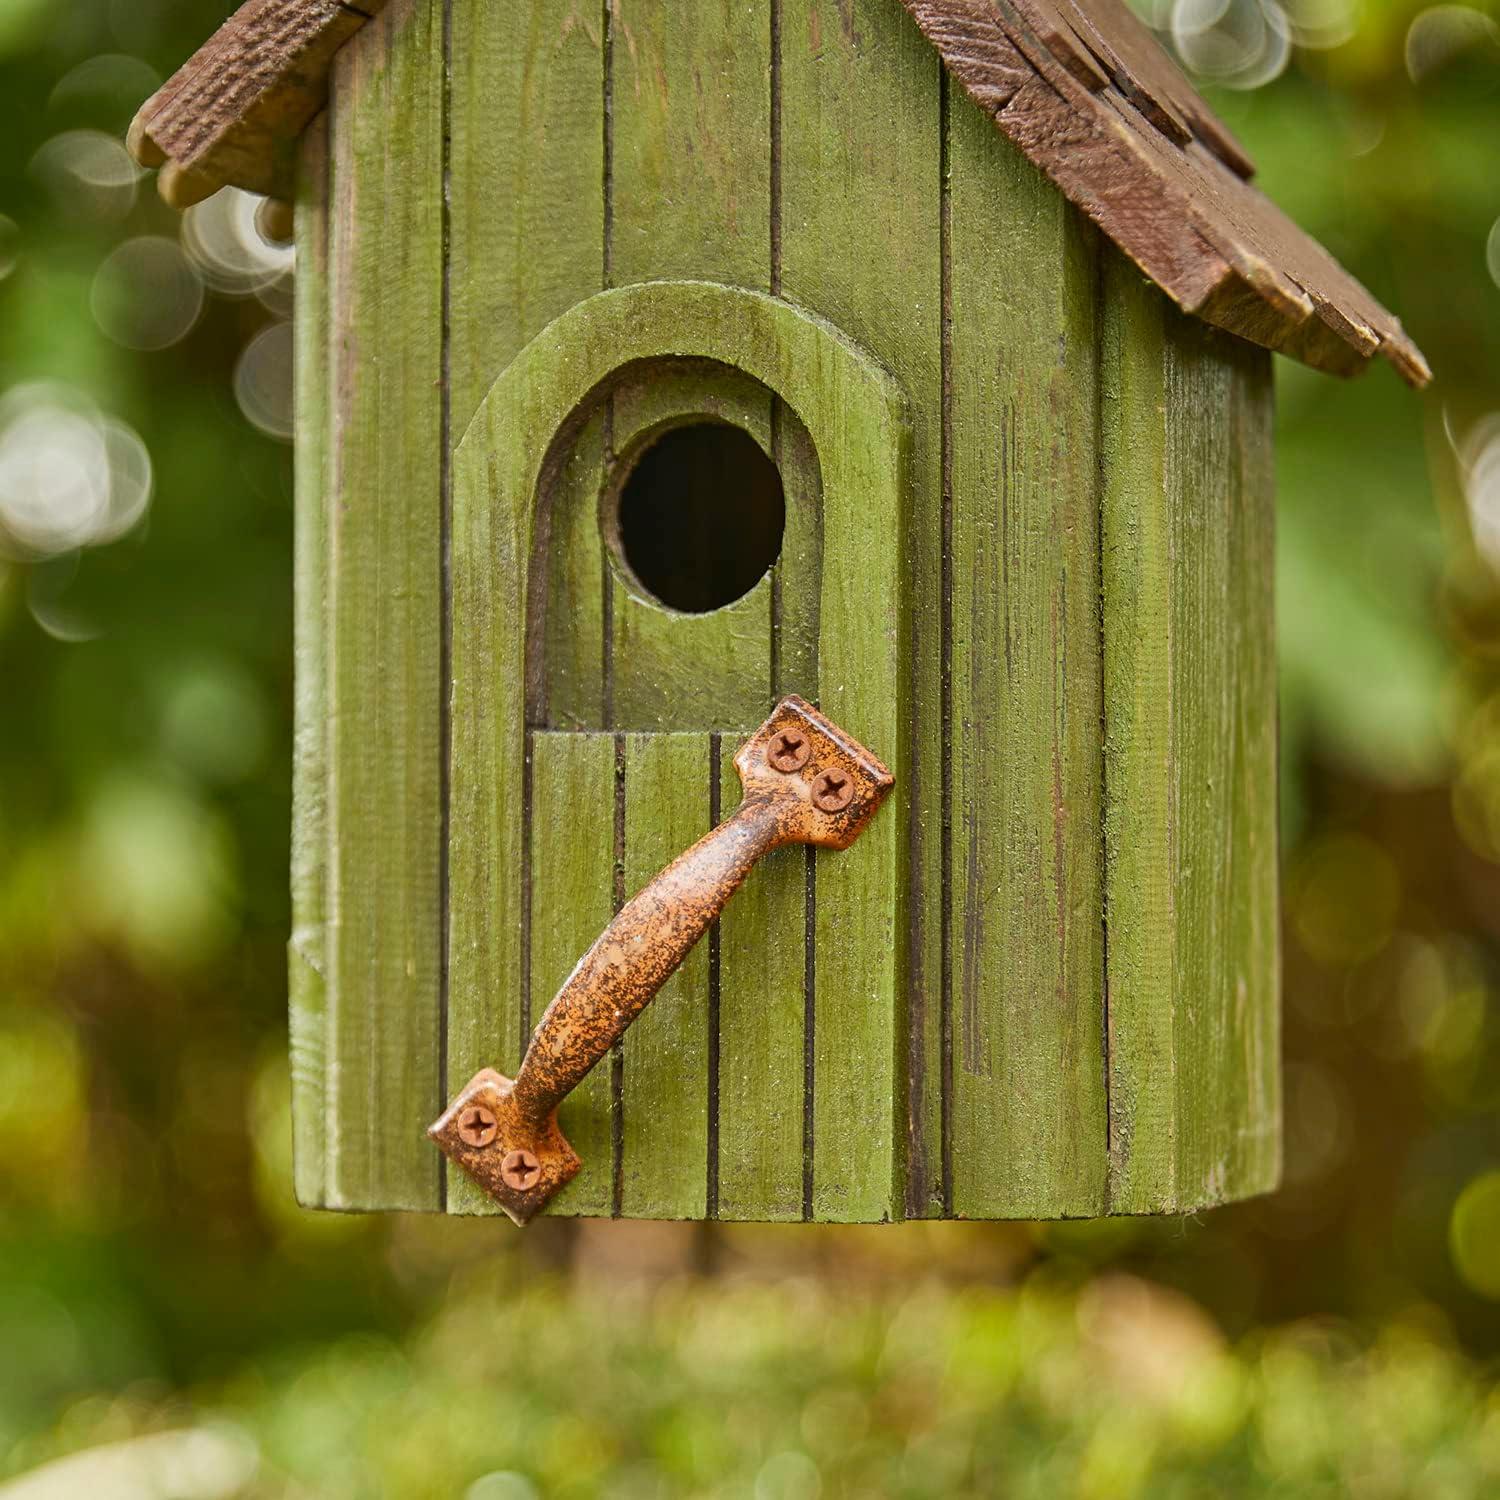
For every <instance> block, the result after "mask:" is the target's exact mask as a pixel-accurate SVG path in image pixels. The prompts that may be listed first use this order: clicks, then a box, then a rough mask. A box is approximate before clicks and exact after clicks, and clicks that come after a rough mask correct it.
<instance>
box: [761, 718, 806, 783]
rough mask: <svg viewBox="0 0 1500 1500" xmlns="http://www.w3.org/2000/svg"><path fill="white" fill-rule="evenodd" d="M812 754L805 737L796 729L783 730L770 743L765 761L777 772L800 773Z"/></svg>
mask: <svg viewBox="0 0 1500 1500" xmlns="http://www.w3.org/2000/svg"><path fill="white" fill-rule="evenodd" d="M811 754H812V746H811V745H810V744H809V743H808V740H807V736H806V735H805V734H802V733H801V732H800V731H799V730H796V729H784V730H782V731H781V733H780V734H778V735H777V736H776V738H775V739H773V740H772V741H771V748H770V749H769V750H768V751H767V752H766V759H767V760H768V761H769V762H770V764H771V766H772V767H773V768H774V769H775V770H777V771H784V772H788V773H790V772H792V771H800V770H801V769H802V767H803V766H805V765H806V764H807V757H808V756H809V755H811Z"/></svg>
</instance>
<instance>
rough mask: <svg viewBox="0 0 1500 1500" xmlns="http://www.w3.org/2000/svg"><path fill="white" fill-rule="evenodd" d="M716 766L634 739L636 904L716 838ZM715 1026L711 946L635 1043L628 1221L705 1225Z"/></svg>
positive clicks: (702, 757)
mask: <svg viewBox="0 0 1500 1500" xmlns="http://www.w3.org/2000/svg"><path fill="white" fill-rule="evenodd" d="M710 758H711V757H710V748H709V737H708V736H707V735H706V734H628V735H626V736H625V894H626V897H627V899H628V898H629V897H630V896H633V895H635V893H636V892H637V891H639V890H640V889H641V888H642V887H643V886H645V885H646V884H647V883H648V882H649V881H650V880H651V879H653V878H654V877H655V876H656V874H657V873H658V872H659V871H661V870H662V869H664V868H665V867H666V866H667V865H668V864H670V863H671V862H672V861H673V860H674V859H676V858H677V856H678V855H679V854H681V853H682V851H683V850H684V849H687V848H688V847H689V846H690V845H692V844H695V843H696V842H697V841H698V840H699V839H700V838H702V837H703V835H704V834H705V833H707V832H708V830H709V826H710V805H711V797H710V792H709V770H710ZM738 899H740V898H739V897H738V896H737V897H736V898H735V900H738ZM731 904H733V903H731ZM581 951H582V950H580V952H581ZM710 1019H711V1017H710V1012H709V942H708V940H707V938H705V939H704V940H703V941H702V942H700V943H699V944H698V945H697V947H696V948H694V949H693V950H692V952H691V953H689V954H688V956H687V958H686V959H685V960H684V961H683V964H682V967H681V968H680V969H678V971H677V972H676V973H675V974H674V975H673V976H672V977H671V978H670V979H669V980H668V981H667V982H666V984H664V985H663V986H662V987H661V989H660V990H659V991H658V992H657V995H656V998H655V999H654V1000H653V1001H652V1002H651V1004H650V1005H649V1006H648V1007H647V1008H646V1009H645V1011H643V1012H642V1013H641V1015H640V1016H638V1017H637V1018H636V1020H635V1021H634V1022H633V1023H632V1024H631V1027H630V1030H629V1031H627V1032H626V1034H625V1039H624V1083H625V1088H624V1114H625V1131H624V1152H623V1157H622V1173H621V1184H622V1185H621V1194H620V1211H621V1213H623V1214H626V1215H629V1216H630V1217H633V1218H641V1219H701V1218H702V1217H703V1216H704V1213H705V1210H706V1208H707V1187H708V1104H709V1099H708V1053H709V1022H710Z"/></svg>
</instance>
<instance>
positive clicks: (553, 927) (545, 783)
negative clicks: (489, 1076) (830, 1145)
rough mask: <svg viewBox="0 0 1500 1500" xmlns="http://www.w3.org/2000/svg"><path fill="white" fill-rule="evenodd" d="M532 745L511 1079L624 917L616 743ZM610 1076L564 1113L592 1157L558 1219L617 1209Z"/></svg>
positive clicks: (534, 741)
mask: <svg viewBox="0 0 1500 1500" xmlns="http://www.w3.org/2000/svg"><path fill="white" fill-rule="evenodd" d="M530 738H531V757H532V766H531V860H530V877H531V879H530V900H531V978H530V986H529V988H530V1000H531V1003H530V1007H529V1012H528V1013H526V1014H523V1013H522V1010H521V1007H520V1005H519V1003H515V1004H513V1005H512V1006H511V1007H510V1010H511V1013H512V1015H511V1019H512V1021H513V1024H512V1025H511V1026H510V1028H509V1030H508V1032H507V1034H506V1038H505V1045H504V1048H503V1053H502V1055H503V1056H504V1057H505V1058H506V1059H507V1061H509V1062H510V1063H511V1066H510V1067H508V1068H505V1069H504V1071H505V1072H506V1073H507V1075H508V1076H509V1077H512V1078H514V1077H515V1072H516V1068H517V1067H518V1066H519V1065H520V1059H521V1054H522V1050H523V1040H522V1039H523V1034H524V1037H525V1038H526V1039H529V1037H530V1033H531V1030H532V1028H534V1027H535V1025H536V1023H537V1022H538V1021H540V1020H541V1018H542V1012H543V1011H544V1010H546V1008H547V1005H548V1003H549V1002H550V1001H551V999H552V997H553V995H555V994H556V993H557V991H558V990H559V989H561V988H562V986H563V983H564V981H565V980H566V979H567V977H568V975H569V974H571V973H572V972H573V969H574V967H575V966H576V964H577V963H578V960H579V959H580V958H581V957H582V956H583V955H584V954H585V953H586V952H587V951H588V950H589V948H590V946H591V945H592V944H593V941H594V939H595V938H597V937H598V936H599V934H600V933H601V932H603V931H604V929H605V927H607V926H608V925H609V920H610V918H611V916H613V914H614V888H615V881H614V864H615V840H614V828H615V821H614V805H615V740H614V736H613V735H609V734H533V735H532V736H531V737H530ZM700 780H701V778H700ZM519 999H520V997H519V996H517V997H516V1001H517V1002H518V1001H519ZM528 1021H529V1023H530V1024H529V1025H527V1024H526V1023H527V1022H528ZM636 1024H637V1025H639V1024H640V1023H639V1022H637V1023H636ZM631 1029H632V1031H633V1030H634V1027H632V1028H631ZM609 1073H610V1070H609V1059H608V1058H606V1059H605V1060H604V1061H603V1062H601V1063H600V1064H599V1065H598V1066H597V1067H596V1068H595V1069H594V1070H593V1072H592V1073H590V1074H589V1075H588V1077H587V1078H585V1079H584V1081H583V1082H582V1083H581V1084H579V1086H578V1087H577V1088H576V1089H574V1090H573V1092H572V1093H571V1094H569V1095H568V1097H567V1098H566V1099H565V1100H564V1101H563V1104H562V1107H561V1108H560V1109H559V1110H558V1122H559V1124H561V1126H562V1130H563V1134H564V1135H565V1136H567V1138H568V1140H569V1141H570V1142H571V1144H572V1146H573V1149H574V1150H575V1151H576V1152H577V1153H578V1154H579V1156H580V1157H581V1158H582V1159H583V1170H582V1171H580V1172H579V1174H578V1176H577V1177H575V1178H574V1179H573V1181H572V1182H570V1183H569V1184H568V1185H567V1187H565V1188H564V1189H563V1190H562V1192H561V1193H559V1194H558V1196H557V1197H556V1198H555V1199H554V1200H553V1202H552V1203H551V1204H549V1205H548V1208H547V1212H549V1213H553V1214H608V1213H609V1211H610V1206H611V1203H612V1200H613V1195H614V1155H613V1127H612V1122H611V1116H610V1109H611V1091H610V1076H609ZM701 1159H702V1158H701V1154H700V1157H699V1160H700V1161H701Z"/></svg>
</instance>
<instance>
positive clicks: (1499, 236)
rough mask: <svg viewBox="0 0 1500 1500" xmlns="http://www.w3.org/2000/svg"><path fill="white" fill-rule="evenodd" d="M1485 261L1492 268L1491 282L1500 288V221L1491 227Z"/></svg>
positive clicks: (1485, 247)
mask: <svg viewBox="0 0 1500 1500" xmlns="http://www.w3.org/2000/svg"><path fill="white" fill-rule="evenodd" d="M1484 260H1485V264H1486V265H1487V266H1488V267H1489V268H1490V280H1491V281H1493V282H1494V283H1495V285H1496V286H1500V219H1496V220H1495V222H1494V223H1493V224H1491V225H1490V237H1489V239H1488V240H1487V241H1486V242H1485V246H1484Z"/></svg>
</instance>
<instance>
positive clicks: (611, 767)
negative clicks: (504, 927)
mask: <svg viewBox="0 0 1500 1500" xmlns="http://www.w3.org/2000/svg"><path fill="white" fill-rule="evenodd" d="M531 778H532V781H531V806H532V815H531V888H530V923H531V976H530V991H531V1024H532V1026H533V1027H534V1026H535V1025H536V1024H537V1022H539V1021H540V1020H541V1019H542V1012H543V1011H544V1010H545V1009H546V1008H547V1006H548V1004H549V1003H550V1002H551V999H552V997H553V996H554V995H555V994H556V993H557V992H558V990H560V989H561V988H562V986H563V983H564V982H565V981H566V979H567V977H568V975H569V974H571V973H572V972H573V969H574V966H575V965H576V964H577V962H578V960H579V959H580V958H581V957H582V956H583V954H584V953H585V952H587V950H588V949H589V948H590V947H591V946H592V944H593V941H594V939H595V938H596V937H598V936H599V934H600V933H601V932H603V931H604V929H605V927H606V926H607V925H608V923H609V919H610V917H611V916H612V915H613V914H614V889H615V874H614V871H615V838H614V827H615V820H614V806H615V739H614V736H613V735H609V734H534V735H532V736H531ZM501 1000H502V1004H501V1012H502V1022H501V1025H502V1030H501V1032H500V1036H499V1038H498V1039H497V1041H498V1045H497V1046H495V1047H493V1048H492V1049H491V1059H492V1061H493V1060H495V1059H496V1058H502V1059H504V1062H503V1063H502V1064H501V1070H502V1071H503V1072H504V1073H505V1074H506V1075H507V1076H509V1077H511V1078H514V1077H515V1076H516V1070H517V1069H518V1068H519V1066H520V1061H521V1057H522V1054H523V1047H522V1041H521V1037H522V1032H523V1030H527V1031H528V1035H529V1029H527V1028H523V1025H522V1020H523V1017H522V1010H521V991H520V987H519V986H518V985H514V984H513V985H511V986H510V987H509V989H508V991H507V992H506V993H505V994H504V995H503V996H502V997H501ZM610 1095H611V1090H610V1066H609V1059H608V1058H605V1059H604V1061H603V1062H601V1063H600V1064H599V1065H598V1066H597V1067H596V1068H595V1069H594V1071H593V1072H592V1073H590V1074H589V1075H588V1077H587V1078H585V1079H584V1081H583V1082H582V1083H581V1084H579V1086H578V1087H577V1088H576V1089H574V1090H573V1092H572V1093H571V1094H569V1095H568V1097H567V1098H566V1099H565V1100H564V1101H563V1104H562V1108H561V1109H560V1110H559V1111H558V1122H559V1123H560V1124H561V1126H562V1129H563V1134H564V1135H566V1136H567V1138H568V1140H569V1141H570V1142H571V1143H572V1146H573V1149H574V1150H575V1151H576V1152H577V1153H578V1154H579V1156H580V1157H581V1158H582V1159H583V1170H582V1171H581V1172H580V1173H579V1174H578V1176H577V1177H575V1178H574V1179H573V1181H572V1182H570V1183H569V1184H568V1185H567V1187H565V1188H564V1189H563V1190H562V1192H561V1193H559V1194H558V1196H557V1198H556V1199H555V1200H554V1201H553V1202H552V1203H551V1204H549V1205H548V1212H549V1213H554V1214H607V1213H608V1212H609V1211H610V1206H611V1204H612V1202H613V1199H614V1156H613V1145H612V1142H613V1125H612V1120H611V1103H610ZM474 1206H475V1207H480V1206H482V1207H483V1208H484V1210H485V1211H486V1212H491V1213H493V1212H494V1211H495V1209H494V1206H493V1205H492V1204H490V1203H489V1200H488V1199H485V1198H480V1199H479V1200H478V1203H477V1204H476V1205H474Z"/></svg>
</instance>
